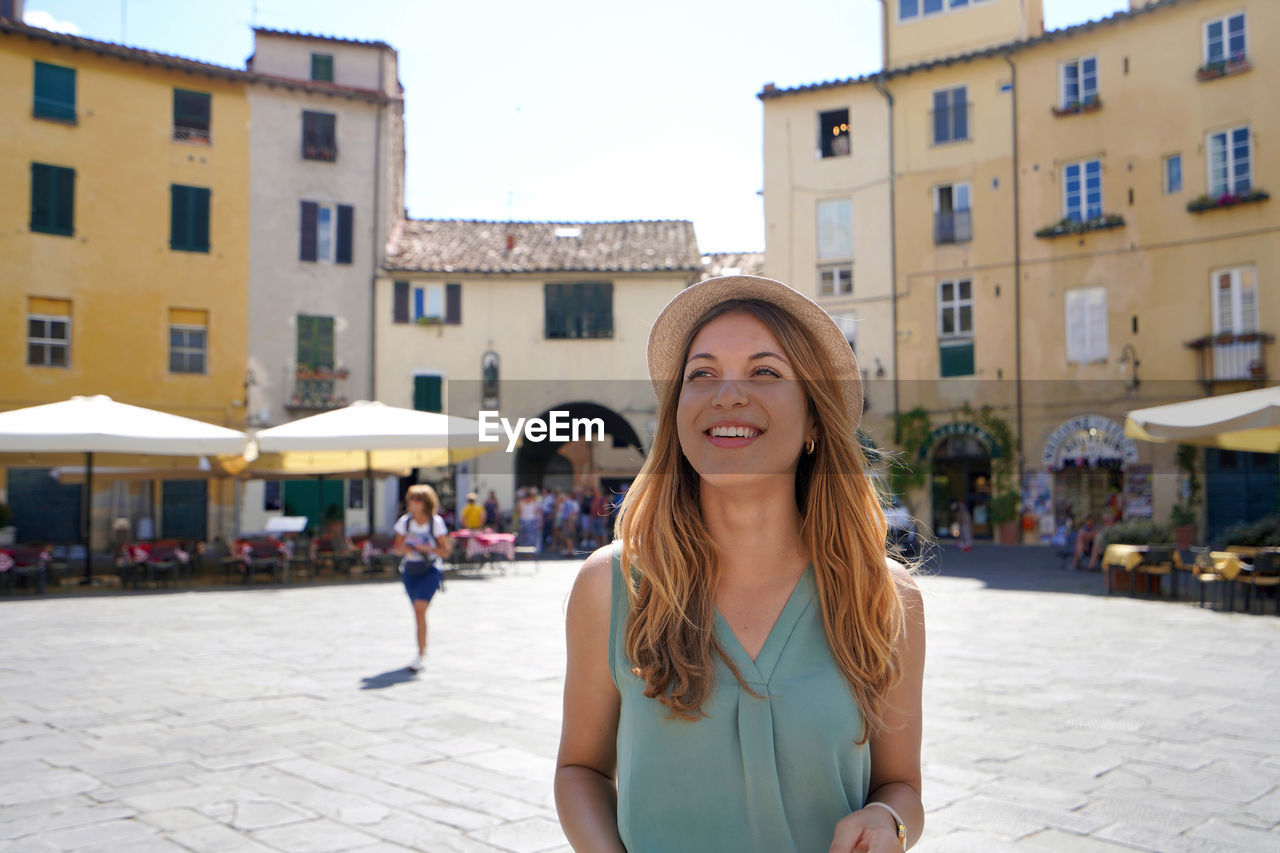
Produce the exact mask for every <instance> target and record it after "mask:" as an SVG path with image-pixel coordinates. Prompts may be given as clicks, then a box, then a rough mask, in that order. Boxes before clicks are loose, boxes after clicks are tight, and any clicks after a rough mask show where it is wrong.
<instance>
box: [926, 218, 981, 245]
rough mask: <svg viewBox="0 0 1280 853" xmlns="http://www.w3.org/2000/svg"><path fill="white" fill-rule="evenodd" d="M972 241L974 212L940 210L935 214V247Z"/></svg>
mask: <svg viewBox="0 0 1280 853" xmlns="http://www.w3.org/2000/svg"><path fill="white" fill-rule="evenodd" d="M972 239H973V212H972V211H970V210H939V211H936V212H935V213H934V214H933V242H934V245H937V246H941V245H944V244H947V243H968V242H969V241H970V240H972Z"/></svg>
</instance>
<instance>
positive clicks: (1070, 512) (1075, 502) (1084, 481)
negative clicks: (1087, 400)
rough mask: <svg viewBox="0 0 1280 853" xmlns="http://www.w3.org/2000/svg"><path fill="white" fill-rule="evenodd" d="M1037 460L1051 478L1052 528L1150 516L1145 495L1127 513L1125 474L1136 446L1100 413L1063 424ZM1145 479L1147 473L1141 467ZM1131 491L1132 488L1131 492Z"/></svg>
mask: <svg viewBox="0 0 1280 853" xmlns="http://www.w3.org/2000/svg"><path fill="white" fill-rule="evenodd" d="M1040 461H1041V463H1042V464H1043V466H1044V468H1045V469H1046V470H1048V471H1049V472H1051V474H1052V476H1053V513H1054V526H1055V527H1057V526H1060V525H1062V524H1064V523H1067V524H1074V525H1079V524H1080V523H1082V522H1083V521H1084V520H1085V518H1086V517H1090V516H1092V517H1093V519H1094V520H1095V521H1097V522H1099V523H1100V524H1109V523H1111V522H1113V521H1118V520H1120V518H1121V517H1122V516H1124V515H1145V516H1150V515H1151V502H1150V494H1149V489H1150V485H1149V479H1150V477H1149V476H1147V477H1146V478H1145V479H1146V480H1147V481H1148V484H1147V486H1146V488H1147V490H1148V493H1147V494H1146V496H1145V499H1144V500H1142V501H1135V504H1141V507H1142V508H1141V509H1139V508H1138V506H1136V505H1135V506H1134V507H1133V508H1132V510H1136V511H1126V508H1125V491H1126V482H1125V479H1126V474H1127V473H1128V472H1129V469H1131V468H1133V467H1135V464H1136V463H1137V461H1138V448H1137V447H1136V446H1135V445H1134V443H1133V439H1131V438H1129V437H1128V436H1126V435H1125V434H1124V427H1123V426H1122V425H1121V424H1120V423H1118V422H1117V421H1113V420H1112V419H1111V418H1107V417H1103V416H1102V415H1080V416H1079V417H1075V418H1071V419H1070V420H1067V421H1063V422H1062V423H1061V424H1059V425H1058V428H1057V429H1055V430H1054V431H1053V432H1052V433H1051V434H1050V435H1049V438H1048V440H1047V441H1045V445H1044V452H1043V453H1042V454H1041V457H1040ZM1143 470H1144V472H1145V473H1147V474H1148V475H1149V470H1150V469H1143ZM1131 491H1135V492H1136V489H1132V490H1131Z"/></svg>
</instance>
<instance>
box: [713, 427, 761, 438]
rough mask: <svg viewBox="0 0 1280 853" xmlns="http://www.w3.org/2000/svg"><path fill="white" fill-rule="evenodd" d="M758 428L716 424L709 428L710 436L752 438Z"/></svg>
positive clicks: (756, 433) (758, 432)
mask: <svg viewBox="0 0 1280 853" xmlns="http://www.w3.org/2000/svg"><path fill="white" fill-rule="evenodd" d="M759 434H760V430H758V429H752V428H751V427H744V426H717V427H712V428H711V436H712V438H754V437H755V436H757V435H759Z"/></svg>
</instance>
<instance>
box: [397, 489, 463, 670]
mask: <svg viewBox="0 0 1280 853" xmlns="http://www.w3.org/2000/svg"><path fill="white" fill-rule="evenodd" d="M404 502H405V506H406V507H407V508H408V510H409V511H408V512H406V513H405V514H404V515H402V516H400V518H398V519H397V520H396V524H395V531H396V545H395V548H396V553H397V554H402V555H404V559H403V560H402V561H401V562H400V580H401V581H402V582H403V583H404V591H405V592H406V593H408V595H409V601H410V602H411V603H412V604H413V618H414V621H415V623H416V625H417V630H418V656H417V657H415V658H414V659H413V660H412V661H410V662H409V667H408V668H409V671H410V672H419V671H421V669H422V659H423V657H424V656H425V655H426V653H427V607H429V606H430V604H431V599H432V598H434V597H435V594H436V592H437V591H438V590H439V589H440V582H441V581H442V580H443V579H444V562H443V559H442V558H444V557H446V556H448V554H449V549H450V544H449V543H450V540H449V528H448V527H446V526H445V523H444V519H443V518H441V517H440V516H439V515H437V514H436V512H437V510H438V509H439V508H440V498H438V497H437V496H436V490H435V489H433V488H431V487H430V486H426V485H417V486H410V487H409V491H408V492H407V493H405V498H404Z"/></svg>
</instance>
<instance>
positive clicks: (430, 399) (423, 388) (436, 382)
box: [413, 376, 444, 412]
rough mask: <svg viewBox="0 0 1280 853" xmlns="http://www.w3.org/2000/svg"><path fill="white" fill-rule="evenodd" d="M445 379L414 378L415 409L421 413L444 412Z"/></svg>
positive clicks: (438, 377) (441, 377)
mask: <svg viewBox="0 0 1280 853" xmlns="http://www.w3.org/2000/svg"><path fill="white" fill-rule="evenodd" d="M443 391H444V377H443V376H415V377H413V407H414V408H415V409H417V410H418V411H419V412H443V411H444V393H443Z"/></svg>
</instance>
